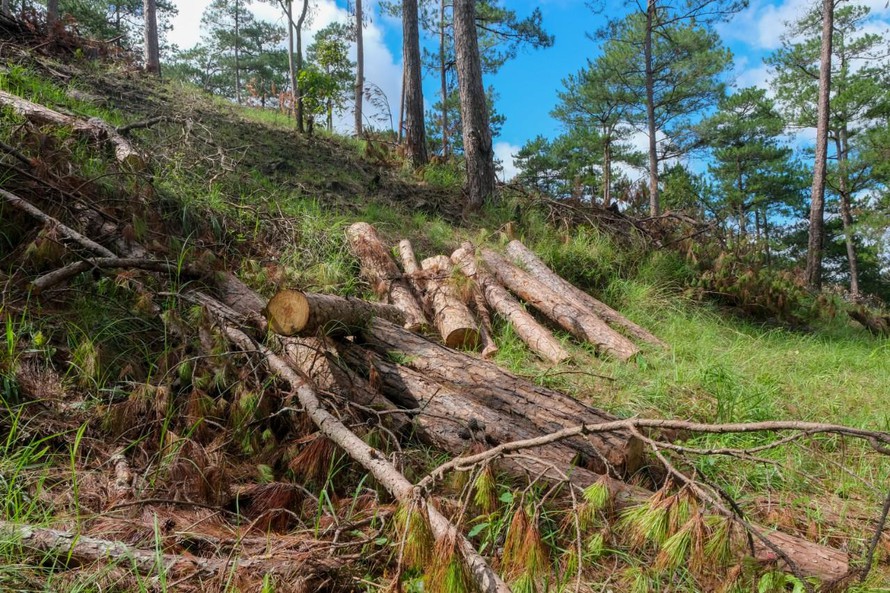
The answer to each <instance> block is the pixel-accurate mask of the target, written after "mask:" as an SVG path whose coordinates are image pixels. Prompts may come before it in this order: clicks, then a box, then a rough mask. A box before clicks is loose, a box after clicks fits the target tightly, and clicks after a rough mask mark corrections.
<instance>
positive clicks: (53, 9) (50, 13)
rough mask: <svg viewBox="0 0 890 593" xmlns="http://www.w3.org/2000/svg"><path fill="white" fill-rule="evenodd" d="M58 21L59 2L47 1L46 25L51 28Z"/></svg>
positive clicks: (57, 0)
mask: <svg viewBox="0 0 890 593" xmlns="http://www.w3.org/2000/svg"><path fill="white" fill-rule="evenodd" d="M58 20H59V0H47V3H46V23H47V24H48V25H49V26H50V27H52V26H53V25H55V24H56V22H57V21H58Z"/></svg>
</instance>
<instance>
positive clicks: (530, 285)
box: [482, 249, 639, 361]
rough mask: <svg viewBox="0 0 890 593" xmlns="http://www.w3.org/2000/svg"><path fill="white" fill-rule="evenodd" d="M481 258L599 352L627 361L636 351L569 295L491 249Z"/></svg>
mask: <svg viewBox="0 0 890 593" xmlns="http://www.w3.org/2000/svg"><path fill="white" fill-rule="evenodd" d="M482 260H483V261H484V262H485V263H486V265H487V266H488V269H490V270H491V271H492V273H493V274H494V275H495V276H496V277H497V279H498V280H499V281H500V282H501V284H503V285H504V286H506V287H507V288H509V289H510V290H511V291H512V292H513V293H514V294H516V295H517V296H519V297H520V298H521V299H522V300H524V301H525V302H527V303H528V304H530V305H531V306H533V307H534V308H535V309H537V310H539V311H540V312H541V313H543V314H544V315H546V316H547V317H548V318H549V319H550V320H551V321H553V322H554V323H556V324H558V325H559V326H561V327H562V328H563V329H565V330H566V331H567V332H569V333H571V334H573V335H574V336H576V337H578V338H579V339H581V340H584V341H586V342H590V343H591V344H593V346H594V347H595V348H596V349H597V351H598V352H602V353H605V354H609V355H611V356H614V357H615V358H617V359H618V360H622V361H626V360H629V359H631V358H633V357H634V356H636V354H637V353H638V352H639V349H638V348H637V347H636V346H635V345H634V344H633V343H632V342H631V341H630V340H628V339H627V338H625V337H624V336H622V335H621V334H619V333H617V332H616V331H615V330H613V329H612V328H610V327H609V326H608V325H606V324H605V323H604V322H603V321H602V320H601V319H600V318H599V317H596V316H595V315H594V314H593V313H590V312H588V311H586V310H584V309H582V308H581V307H579V306H578V305H577V304H576V303H575V302H574V301H573V300H572V299H571V298H570V297H568V296H566V295H565V294H562V293H560V292H557V291H555V290H553V289H552V288H549V287H548V286H546V285H545V284H543V283H542V282H540V281H538V280H537V279H535V278H534V277H532V276H531V274H529V273H528V272H525V271H523V270H520V269H519V268H517V267H516V266H514V265H513V264H511V263H510V262H508V261H507V260H506V259H504V257H502V256H501V255H499V254H497V253H495V252H494V251H492V250H490V249H484V250H482Z"/></svg>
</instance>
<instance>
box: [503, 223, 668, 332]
mask: <svg viewBox="0 0 890 593" xmlns="http://www.w3.org/2000/svg"><path fill="white" fill-rule="evenodd" d="M507 255H509V256H510V257H512V258H513V260H514V261H516V262H518V263H519V264H520V265H521V266H522V268H523V269H525V270H527V271H528V273H529V274H531V275H532V276H534V277H535V278H537V279H538V280H540V281H541V282H542V283H544V284H546V285H547V286H548V287H550V288H552V289H553V290H555V291H557V292H559V293H562V294H568V295H571V296H572V297H573V298H574V299H575V300H577V301H578V303H580V304H581V305H583V306H584V307H586V308H588V309H590V310H591V311H593V313H595V314H596V315H597V316H598V317H599V318H601V319H602V320H603V321H605V322H606V323H608V324H609V325H611V326H613V327H618V328H621V329H622V330H623V331H624V332H626V333H627V334H628V335H629V336H631V337H633V338H636V339H638V340H641V341H643V342H647V343H649V344H653V345H655V346H662V347H666V346H667V344H665V343H664V342H662V341H661V340H659V339H658V338H657V337H656V336H654V335H652V333H651V332H649V331H647V330H646V329H644V328H642V327H640V326H639V325H637V324H636V323H634V322H633V321H631V320H630V319H628V318H627V317H625V316H624V315H622V314H621V313H619V312H618V311H616V310H615V309H613V308H612V307H610V306H609V305H607V304H605V303H602V302H600V301H598V300H596V299H595V298H593V297H592V296H590V295H589V294H587V293H586V292H584V291H583V290H581V289H580V288H577V287H575V286H573V285H572V284H571V283H570V282H568V281H566V280H565V279H564V278H562V277H561V276H559V274H557V273H556V272H554V271H553V270H551V269H550V268H549V267H547V264H545V263H544V262H543V261H541V259H540V258H539V257H538V256H537V255H535V253H534V252H533V251H532V250H531V249H529V248H528V247H526V246H525V245H523V244H522V242H520V241H518V240H514V241H511V242H510V243H509V244H508V245H507Z"/></svg>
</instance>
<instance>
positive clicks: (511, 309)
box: [451, 247, 569, 364]
mask: <svg viewBox="0 0 890 593" xmlns="http://www.w3.org/2000/svg"><path fill="white" fill-rule="evenodd" d="M451 259H452V261H454V263H455V264H457V265H458V266H459V267H460V269H461V271H462V272H463V273H464V274H465V275H466V276H467V277H469V278H472V279H473V280H475V282H476V284H477V286H479V289H480V290H481V291H482V294H483V295H484V296H485V300H486V301H487V302H488V304H489V306H491V308H492V309H494V310H495V311H497V312H498V313H500V314H501V315H502V316H503V317H504V319H506V320H507V321H509V322H510V323H511V324H512V326H513V329H514V330H515V331H516V335H518V336H519V338H520V339H521V340H522V341H523V342H525V343H526V344H527V345H528V347H529V348H531V350H532V352H534V353H535V354H537V355H538V356H540V357H541V358H543V359H544V360H547V361H549V362H552V363H554V364H559V363H561V362H563V361H565V360H568V358H569V353H568V352H566V350H565V348H563V347H562V344H560V343H559V340H557V339H556V338H555V337H553V334H552V333H550V331H549V330H547V328H545V327H544V326H542V325H541V324H540V323H538V322H537V321H535V318H534V317H532V316H531V315H530V314H529V313H528V311H526V310H525V308H524V307H523V306H522V305H521V304H520V303H519V301H517V300H516V299H515V298H513V296H512V295H511V294H510V293H509V292H508V291H507V290H506V289H505V288H504V287H503V286H501V285H500V284H499V283H498V282H497V280H495V279H494V277H493V276H492V275H491V274H490V273H489V272H488V270H486V269H484V268H483V267H482V266H480V265H479V264H477V262H476V260H475V256H474V251H473V250H472V249H467V248H466V247H462V248H461V249H458V250H457V251H455V252H454V253H453V254H452V255H451Z"/></svg>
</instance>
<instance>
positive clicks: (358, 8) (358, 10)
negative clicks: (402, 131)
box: [355, 0, 365, 136]
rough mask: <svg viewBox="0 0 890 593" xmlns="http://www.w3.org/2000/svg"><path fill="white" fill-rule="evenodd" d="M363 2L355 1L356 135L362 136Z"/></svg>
mask: <svg viewBox="0 0 890 593" xmlns="http://www.w3.org/2000/svg"><path fill="white" fill-rule="evenodd" d="M363 18H364V17H363V16H362V0H355V135H356V136H361V135H362V96H363V94H364V91H365V47H364V42H363V40H362V29H363V28H364V21H363Z"/></svg>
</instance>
